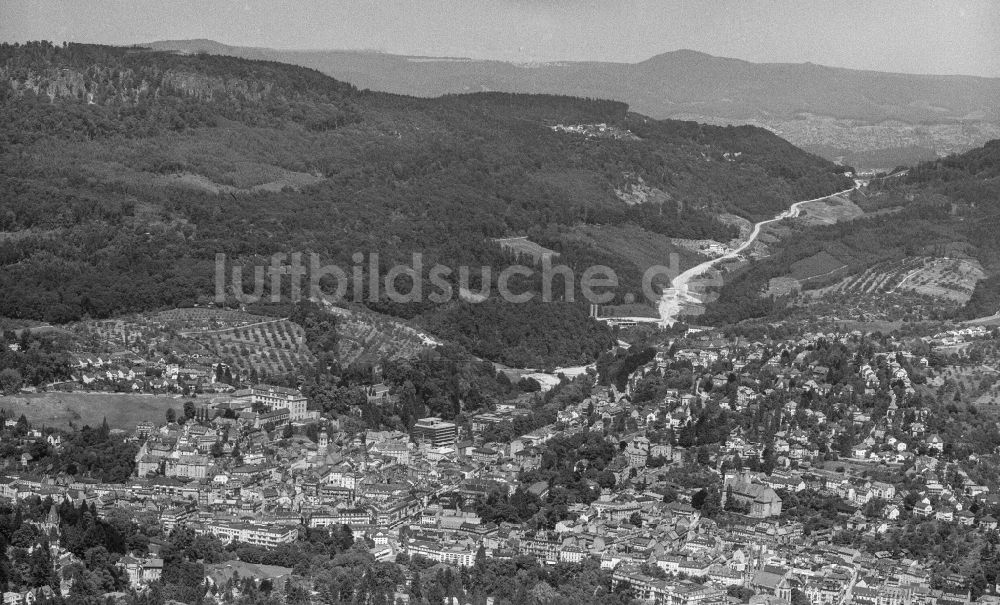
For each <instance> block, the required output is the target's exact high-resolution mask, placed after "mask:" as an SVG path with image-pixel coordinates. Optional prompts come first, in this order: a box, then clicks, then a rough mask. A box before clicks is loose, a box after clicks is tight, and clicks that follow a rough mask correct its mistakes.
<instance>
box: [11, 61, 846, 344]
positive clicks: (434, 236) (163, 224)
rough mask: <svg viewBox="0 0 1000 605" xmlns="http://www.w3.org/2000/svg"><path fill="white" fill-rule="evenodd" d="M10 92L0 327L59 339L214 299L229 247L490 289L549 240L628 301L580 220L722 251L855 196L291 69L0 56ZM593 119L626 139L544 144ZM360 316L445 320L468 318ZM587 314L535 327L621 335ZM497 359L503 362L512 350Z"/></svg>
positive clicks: (762, 141) (800, 172)
mask: <svg viewBox="0 0 1000 605" xmlns="http://www.w3.org/2000/svg"><path fill="white" fill-rule="evenodd" d="M0 77H2V78H3V80H4V81H5V82H7V86H4V87H3V88H2V90H0V120H2V121H3V122H4V124H5V127H4V129H3V134H2V135H0V136H2V139H0V145H2V147H0V154H2V155H0V229H2V230H3V232H2V239H0V315H3V316H8V317H16V318H27V319H38V320H43V321H49V322H65V321H70V320H74V319H78V318H80V317H84V316H90V317H108V316H113V315H116V314H120V313H125V312H131V311H139V310H147V309H156V308H163V307H172V306H182V305H190V304H193V303H195V302H198V301H199V300H200V301H202V302H209V301H210V300H211V297H212V296H213V294H214V291H215V280H214V259H215V255H216V253H225V254H226V255H227V257H228V259H229V260H230V261H233V262H242V263H248V264H260V265H265V264H267V262H268V261H269V258H268V257H269V255H271V254H272V253H275V252H303V253H309V252H315V253H318V254H320V255H321V257H322V258H323V261H324V263H336V264H339V265H341V266H343V267H345V268H349V267H350V266H351V265H352V261H351V259H352V254H354V253H355V252H361V253H363V254H365V255H368V254H372V253H376V252H377V253H378V254H379V263H380V267H381V268H382V270H383V272H384V271H385V270H386V269H387V268H388V267H390V266H392V265H394V264H396V263H398V262H407V263H408V262H409V261H410V260H411V256H410V255H411V253H412V252H422V253H423V255H424V260H423V263H424V266H425V267H430V266H433V265H434V264H435V263H443V264H445V265H447V266H449V267H458V266H460V265H469V266H471V267H473V268H474V269H473V275H474V276H476V275H478V274H479V269H478V268H479V267H483V266H485V267H490V268H491V269H492V272H491V273H492V277H491V281H492V280H495V279H496V275H497V274H498V272H499V269H500V268H502V267H504V266H506V265H508V264H510V263H512V262H515V261H517V260H519V259H517V258H515V257H514V256H513V255H512V254H511V253H510V252H505V251H504V250H502V249H501V248H500V247H499V246H498V245H496V244H495V243H493V242H492V241H491V238H496V237H501V236H510V235H523V234H526V233H528V232H529V231H531V230H535V231H538V230H539V229H543V230H544V232H545V233H546V234H547V236H548V237H550V238H551V237H554V238H555V241H547V242H546V245H549V246H550V247H551V246H552V245H556V244H559V243H560V241H559V240H560V239H564V240H565V242H566V245H565V246H562V247H560V250H561V251H562V254H561V255H560V257H559V259H558V260H559V262H561V263H565V264H567V265H570V266H572V267H574V268H577V267H584V266H587V265H589V264H591V263H592V262H594V261H595V260H600V262H602V263H604V264H608V265H609V266H611V267H612V268H614V269H615V270H616V271H618V272H619V274H620V275H621V276H623V280H622V281H623V283H622V284H621V286H620V287H619V288H618V290H617V292H616V296H617V297H618V300H621V299H622V298H623V297H624V296H625V295H626V294H629V293H631V294H633V295H638V294H639V293H640V288H639V283H638V281H637V278H638V276H641V273H642V270H644V269H645V267H635V266H634V265H630V264H629V261H628V260H626V258H624V257H617V256H614V255H609V254H608V253H607V252H603V251H597V250H591V249H588V248H587V247H585V246H580V245H579V244H578V243H576V242H575V240H572V238H571V237H570V234H569V230H570V229H571V228H572V227H573V226H575V225H580V224H588V225H596V226H601V225H611V226H615V225H625V224H634V225H638V226H639V227H641V228H642V229H643V230H645V231H647V232H650V233H653V234H660V235H664V236H672V237H686V238H713V239H719V240H727V239H729V238H731V237H733V236H734V235H735V231H734V230H733V229H732V228H731V227H728V226H725V225H723V224H722V223H720V222H718V221H717V220H715V218H714V214H715V213H716V212H718V211H723V210H726V211H730V212H734V213H737V214H740V215H743V216H746V217H749V218H755V217H760V216H768V215H772V214H774V213H775V212H776V211H778V210H779V209H783V208H784V207H786V206H787V205H788V203H790V202H791V201H793V200H794V199H799V198H801V197H808V196H813V195H817V194H821V193H826V192H831V191H835V190H838V189H842V188H844V186H845V185H844V182H845V180H844V178H843V177H842V176H841V175H840V174H838V172H837V171H838V170H839V169H838V168H837V167H836V166H834V165H833V164H831V163H829V162H826V161H824V160H821V159H819V158H817V157H815V156H812V155H809V154H806V153H804V152H801V151H800V150H798V149H796V148H794V147H793V146H791V145H789V144H788V143H786V142H784V141H782V140H781V139H779V138H777V137H775V136H774V135H772V134H770V133H768V132H766V131H763V130H760V129H755V128H750V127H741V128H720V127H710V126H703V125H697V124H694V123H685V122H670V121H663V122H660V121H655V120H651V119H648V118H645V117H643V116H640V115H636V114H631V113H629V112H628V108H627V106H625V105H624V104H622V103H616V102H608V101H596V100H583V99H573V98H568V97H555V96H524V95H507V94H477V95H467V96H447V97H442V98H439V99H415V98H409V97H402V96H395V95H389V94H383V93H373V92H369V91H359V90H357V89H355V88H354V87H352V86H350V85H349V84H345V83H341V82H337V81H335V80H333V79H331V78H329V77H326V76H324V75H322V74H320V73H318V72H316V71H313V70H309V69H305V68H300V67H294V66H290V65H283V64H279V63H272V62H262V61H248V60H242V59H235V58H231V57H219V56H207V55H177V54H170V53H161V52H153V51H148V50H140V49H134V48H115V47H101V46H90V45H78V44H70V45H68V46H65V47H59V46H55V45H52V44H49V43H44V42H42V43H31V44H27V45H3V46H0ZM602 123H603V124H607V125H608V126H609V127H611V128H613V129H615V131H616V132H622V133H628V134H627V135H625V136H621V137H592V136H587V135H584V134H577V133H573V132H557V131H555V130H553V129H552V126H555V125H557V124H564V125H574V124H602ZM640 178H641V179H642V180H643V182H645V183H647V184H648V185H649V186H650V187H655V188H658V189H659V190H661V191H663V192H664V193H665V195H664V196H661V197H659V198H657V200H656V201H655V202H650V203H645V204H633V205H629V204H626V203H625V202H623V201H622V200H621V199H619V197H618V196H617V195H616V193H615V190H616V188H621V187H624V186H626V185H627V184H628V183H630V182H634V181H635V180H636V179H640ZM553 234H555V235H554V236H553ZM520 260H521V261H522V262H523V261H524V259H520ZM666 260H667V259H664V264H665V263H666ZM454 278H455V276H454V275H453V276H452V277H451V279H452V281H453V282H454ZM474 279H475V277H474ZM366 283H367V282H366ZM455 285H456V286H457V284H455ZM352 287H353V286H349V289H348V296H349V297H353V296H354V292H353V290H351V288H352ZM366 287H367V286H366ZM525 287H527V288H532V289H536V290H537V288H538V287H539V284H538V280H537V279H535V280H528V282H526V284H525ZM247 289H248V290H249V288H247ZM363 294H365V296H366V297H367V294H368V293H367V292H365V293H363ZM367 304H369V305H370V306H372V307H373V308H375V309H377V310H379V311H383V312H389V313H393V314H395V315H400V316H404V317H408V318H415V319H416V320H417V321H424V322H427V323H428V325H432V326H443V325H445V324H446V323H447V319H446V318H447V317H450V316H451V315H449V314H454V313H455V312H456V310H455V306H454V305H452V306H449V307H440V306H438V305H436V304H433V303H429V302H428V303H413V304H406V305H400V304H395V303H393V304H390V303H389V302H388V301H386V300H384V298H383V299H379V300H377V301H373V302H369V303H367ZM467 304H469V303H455V305H467ZM538 304H542V303H536V304H535V305H530V304H529V305H523V306H522V307H523V309H524V312H523V313H522V314H519V313H514V312H508V310H507V309H505V308H503V307H500V306H498V307H496V309H497V311H498V312H497V313H496V318H495V319H496V321H498V322H501V320H502V321H503V322H505V321H509V320H513V319H514V318H520V319H519V321H520V322H523V321H528V322H529V323H530V322H531V318H533V317H538V318H542V317H545V314H541V313H537V312H534V311H537V305H538ZM577 304H579V303H577ZM533 307H534V311H533ZM442 314H445V315H442ZM579 316H580V318H581V322H582V323H578V324H577V327H578V330H579V331H571V333H569V334H566V333H565V331H564V330H563V331H560V332H559V334H555V333H554V330H557V329H558V325H556V324H552V325H549V326H547V325H543V324H540V323H539V324H538V325H535V326H533V328H534V329H536V330H537V331H538V332H539V333H541V334H548V335H549V336H550V337H551V338H554V339H557V340H559V339H572V338H577V339H582V340H583V341H587V342H589V341H590V340H591V339H593V338H597V339H598V340H601V339H607V338H609V335H608V334H607V332H606V330H605V329H604V328H603V327H599V326H597V325H594V324H593V323H592V322H590V321H589V320H587V319H586V317H585V313H581V314H579ZM477 323H478V320H476V321H467V322H462V325H468V326H469V327H470V329H473V326H475V325H476V324H477ZM550 323H551V322H550ZM507 327H508V326H507V325H506V324H504V323H502V322H501V323H498V324H497V326H496V330H499V331H500V332H504V331H505V330H506V329H507ZM522 327H523V326H518V327H517V330H520V329H522ZM454 329H455V328H454V327H452V328H451V331H450V333H449V335H450V336H454V337H455V338H456V339H457V340H459V341H462V340H467V341H468V342H470V343H475V342H477V339H475V338H472V334H471V333H468V334H456V333H454ZM516 333H517V331H516V330H515V331H514V332H509V333H506V334H504V335H503V336H502V337H499V338H498V340H497V342H511V341H512V340H513V339H514V338H515V337H514V336H513V335H514V334H516ZM491 346H492V345H491ZM589 348H590V347H589V346H585V347H578V349H579V353H573V352H572V349H571V348H569V347H564V346H560V345H555V346H554V347H553V351H555V353H553V357H552V358H550V359H548V360H546V361H555V362H569V361H580V360H582V356H583V355H584V354H585V353H589ZM500 349H501V350H500V352H499V355H500V357H501V359H504V358H508V359H512V358H513V357H514V356H515V355H513V354H511V355H507V354H506V352H505V351H506V350H505V348H504V347H502V346H501V347H500ZM478 352H480V353H483V352H485V351H478ZM491 352H493V351H492V350H491ZM575 355H579V357H574V356H575Z"/></svg>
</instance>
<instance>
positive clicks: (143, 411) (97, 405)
mask: <svg viewBox="0 0 1000 605" xmlns="http://www.w3.org/2000/svg"><path fill="white" fill-rule="evenodd" d="M184 401H186V399H182V398H181V397H180V396H179V395H178V396H169V395H141V394H127V393H62V392H58V391H52V392H47V393H28V394H22V395H16V396H6V397H0V408H2V409H4V410H6V411H7V416H8V417H13V418H18V417H19V416H20V415H21V414H24V416H25V417H26V418H27V419H28V420H29V421H30V422H31V424H32V425H34V426H38V427H40V426H42V425H45V426H56V427H61V428H68V427H69V423H70V422H72V423H73V424H74V425H76V426H78V427H79V426H83V425H85V424H89V425H91V426H97V425H99V424H100V423H101V421H103V420H104V419H105V418H107V419H108V425H109V426H110V427H111V428H118V429H125V430H127V431H131V430H132V429H134V428H135V425H136V424H138V423H139V422H142V421H143V420H150V421H152V422H162V421H163V418H164V416H165V414H166V411H167V409H168V408H174V409H175V410H176V411H177V412H178V413H180V412H181V410H182V409H183V407H184ZM196 401H197V400H196Z"/></svg>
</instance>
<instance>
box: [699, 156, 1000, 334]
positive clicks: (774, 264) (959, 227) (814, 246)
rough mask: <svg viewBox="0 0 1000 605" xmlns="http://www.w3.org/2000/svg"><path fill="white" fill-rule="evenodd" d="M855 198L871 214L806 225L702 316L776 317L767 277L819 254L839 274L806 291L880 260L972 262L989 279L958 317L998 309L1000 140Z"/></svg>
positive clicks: (782, 302)
mask: <svg viewBox="0 0 1000 605" xmlns="http://www.w3.org/2000/svg"><path fill="white" fill-rule="evenodd" d="M859 201H861V202H862V203H863V204H865V205H866V206H867V207H868V208H869V210H872V211H873V212H872V213H871V215H870V216H868V217H864V218H861V219H858V220H854V221H851V222H844V223H838V224H835V225H823V226H815V227H810V228H808V229H806V230H805V231H804V232H799V233H796V234H795V235H794V236H793V237H789V238H786V239H785V240H783V241H782V242H780V244H779V250H778V252H777V253H776V254H774V255H773V256H772V257H770V258H768V259H766V260H764V261H761V262H759V263H754V264H752V265H750V266H749V267H746V268H744V269H742V270H741V271H739V272H738V273H736V274H735V275H733V276H731V277H730V279H729V280H728V281H727V283H726V285H725V286H724V287H723V288H722V292H721V295H720V297H719V300H718V301H717V302H716V303H714V304H713V305H712V306H711V307H710V308H709V311H708V313H707V314H706V316H705V317H704V318H702V319H703V320H704V321H706V322H713V323H718V322H728V321H735V320H740V319H746V318H750V317H765V316H774V315H780V314H782V313H783V312H784V311H785V310H786V305H787V302H788V300H787V299H785V298H781V297H773V296H763V295H762V292H763V291H764V290H765V289H766V288H767V284H768V280H770V279H772V278H775V277H779V276H783V275H787V274H789V273H790V272H791V271H792V267H793V266H794V265H795V263H798V262H802V261H804V260H805V259H809V258H812V257H814V256H815V255H817V254H820V253H825V254H828V255H829V256H830V257H831V258H835V259H836V260H837V261H838V262H839V263H843V264H844V265H845V270H844V271H840V272H836V273H835V274H833V275H831V277H830V278H829V279H828V280H826V281H823V280H818V281H813V282H811V283H810V284H809V287H810V288H818V287H821V286H824V285H827V283H828V282H829V281H831V280H833V281H836V280H837V279H840V278H841V277H842V276H843V275H844V274H845V273H847V274H852V273H853V274H857V273H860V272H861V271H864V270H865V269H867V268H869V267H872V266H874V265H876V264H878V263H884V262H886V261H893V260H902V259H904V258H913V257H922V256H927V257H936V258H955V257H957V258H970V259H975V260H978V261H979V262H980V263H981V265H982V267H983V269H984V270H985V271H986V274H987V276H988V277H987V278H986V279H983V280H981V281H979V282H978V283H977V284H976V288H975V290H974V291H973V293H972V298H971V299H970V300H969V301H968V302H967V303H966V304H965V305H964V306H963V307H962V308H960V309H959V310H958V311H957V313H956V314H955V315H956V318H957V319H971V318H975V317H982V316H987V315H993V314H996V313H998V312H1000V237H998V235H997V229H998V226H1000V140H995V141H990V142H989V143H987V144H986V145H985V146H984V147H982V148H979V149H974V150H971V151H969V152H966V153H964V154H960V155H954V156H949V157H946V158H942V159H940V160H936V161H933V162H925V163H921V164H919V165H917V166H916V167H914V168H913V169H911V170H910V171H909V173H908V174H907V175H905V176H903V177H899V178H888V179H883V180H876V181H873V182H872V183H871V185H870V186H869V188H868V190H867V192H866V193H865V199H864V200H861V199H859Z"/></svg>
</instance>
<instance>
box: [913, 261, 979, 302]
mask: <svg viewBox="0 0 1000 605" xmlns="http://www.w3.org/2000/svg"><path fill="white" fill-rule="evenodd" d="M984 277H986V273H985V272H983V268H982V266H981V265H980V264H979V261H977V260H975V259H964V258H958V259H951V258H937V259H930V260H928V261H927V262H925V263H924V265H923V266H921V267H919V268H917V269H916V270H914V271H913V272H912V273H910V274H907V276H906V277H905V278H904V279H903V281H901V282H900V283H899V285H897V286H896V289H897V290H902V289H906V290H912V291H914V292H916V293H917V294H926V295H927V296H934V297H936V298H947V299H949V300H954V301H956V302H960V303H965V302H967V301H968V300H969V297H971V296H972V291H973V290H974V289H975V287H976V282H977V281H979V280H981V279H983V278H984Z"/></svg>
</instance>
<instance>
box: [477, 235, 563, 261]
mask: <svg viewBox="0 0 1000 605" xmlns="http://www.w3.org/2000/svg"><path fill="white" fill-rule="evenodd" d="M492 241H493V242H494V243H496V244H498V245H499V246H500V247H501V248H503V249H504V250H506V251H507V252H511V253H513V254H516V255H518V256H526V257H528V258H530V259H531V260H532V261H534V262H536V263H537V262H540V261H541V260H542V256H544V255H546V254H551V255H552V257H553V258H554V257H556V256H559V253H558V252H556V251H554V250H549V249H548V248H546V247H544V246H542V245H541V244H536V243H535V242H533V241H531V240H530V239H528V238H527V237H526V236H521V237H501V238H497V239H494V240H492Z"/></svg>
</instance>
